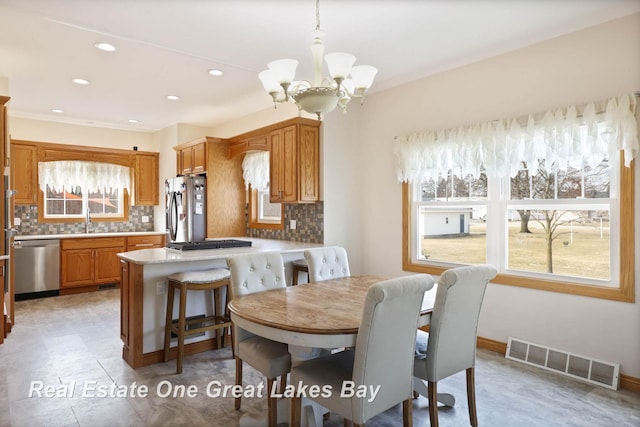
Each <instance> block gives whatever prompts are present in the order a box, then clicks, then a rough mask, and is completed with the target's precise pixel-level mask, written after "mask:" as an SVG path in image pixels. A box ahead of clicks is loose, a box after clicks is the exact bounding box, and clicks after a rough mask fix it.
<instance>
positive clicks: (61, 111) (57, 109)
mask: <svg viewBox="0 0 640 427" xmlns="http://www.w3.org/2000/svg"><path fill="white" fill-rule="evenodd" d="M51 112H52V113H57V114H62V113H64V110H61V109H59V108H54V109H53V110H51Z"/></svg>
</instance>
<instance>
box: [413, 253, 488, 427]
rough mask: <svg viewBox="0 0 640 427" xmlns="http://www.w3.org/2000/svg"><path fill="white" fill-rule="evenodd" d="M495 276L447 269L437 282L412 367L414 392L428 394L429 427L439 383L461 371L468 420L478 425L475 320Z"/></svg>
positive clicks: (480, 269) (477, 269)
mask: <svg viewBox="0 0 640 427" xmlns="http://www.w3.org/2000/svg"><path fill="white" fill-rule="evenodd" d="M495 276H496V269H495V268H494V267H493V266H491V265H472V266H468V267H459V268H452V269H450V270H447V271H445V272H444V273H442V275H441V276H440V279H439V280H438V289H437V291H436V299H435V304H434V308H433V313H432V315H431V322H430V325H429V333H426V332H424V331H421V330H418V333H417V338H416V353H415V362H414V368H413V375H414V376H415V377H416V383H415V384H414V388H415V390H416V391H417V392H419V393H420V394H424V392H425V391H426V392H427V398H428V400H429V418H430V421H431V427H437V425H438V406H437V405H438V402H437V383H438V381H440V380H442V379H444V378H446V377H448V376H450V375H453V374H455V373H458V372H461V371H466V375H467V403H468V405H469V420H470V422H471V425H472V426H474V427H476V426H477V425H478V416H477V413H476V398H475V370H474V367H475V361H476V340H477V327H478V317H479V316H480V308H481V306H482V300H483V298H484V293H485V289H486V288H487V284H488V283H489V281H490V280H491V279H493V278H494V277H495ZM423 381H427V387H424V382H423Z"/></svg>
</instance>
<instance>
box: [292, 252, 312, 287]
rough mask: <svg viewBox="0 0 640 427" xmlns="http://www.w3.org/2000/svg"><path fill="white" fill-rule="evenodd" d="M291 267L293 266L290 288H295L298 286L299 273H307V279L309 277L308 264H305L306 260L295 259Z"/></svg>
mask: <svg viewBox="0 0 640 427" xmlns="http://www.w3.org/2000/svg"><path fill="white" fill-rule="evenodd" d="M291 265H292V266H293V277H292V278H291V285H292V286H296V285H297V284H298V274H299V273H307V277H309V264H307V260H306V259H304V258H303V259H297V260H295V261H293V263H292V264H291ZM307 281H308V279H307Z"/></svg>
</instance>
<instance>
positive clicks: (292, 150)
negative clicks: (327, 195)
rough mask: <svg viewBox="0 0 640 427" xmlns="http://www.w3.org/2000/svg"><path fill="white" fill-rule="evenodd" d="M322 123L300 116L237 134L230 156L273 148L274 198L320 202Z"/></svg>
mask: <svg viewBox="0 0 640 427" xmlns="http://www.w3.org/2000/svg"><path fill="white" fill-rule="evenodd" d="M321 123H322V122H320V121H318V120H312V119H306V118H303V117H296V118H293V119H289V120H285V121H283V122H279V123H275V124H272V125H269V126H265V127H262V128H260V129H255V130H252V131H250V132H246V133H243V134H241V135H237V136H234V137H233V138H230V139H229V140H228V142H229V158H230V159H231V158H234V157H236V156H239V155H240V154H244V153H246V152H248V151H256V150H259V151H269V162H270V164H269V168H270V172H269V173H270V177H269V181H270V183H269V185H270V188H269V199H270V200H271V202H272V203H314V202H317V201H319V200H320V124H321ZM265 142H266V144H265Z"/></svg>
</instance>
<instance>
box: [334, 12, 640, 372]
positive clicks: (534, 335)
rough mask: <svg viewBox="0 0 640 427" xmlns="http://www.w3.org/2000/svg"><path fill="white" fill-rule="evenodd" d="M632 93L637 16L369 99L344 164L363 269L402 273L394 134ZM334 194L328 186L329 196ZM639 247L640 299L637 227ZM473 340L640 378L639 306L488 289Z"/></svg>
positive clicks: (636, 81)
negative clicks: (349, 171) (601, 364)
mask: <svg viewBox="0 0 640 427" xmlns="http://www.w3.org/2000/svg"><path fill="white" fill-rule="evenodd" d="M636 90H640V14H636V15H633V16H631V17H627V18H624V19H620V20H616V21H613V22H610V23H607V24H604V25H600V26H597V27H593V28H590V29H586V30H583V31H580V32H577V33H573V34H569V35H567V36H563V37H560V38H557V39H555V40H551V41H548V42H544V43H541V44H537V45H533V46H530V47H527V48H525V49H521V50H518V51H515V52H512V53H509V54H505V55H502V56H499V57H495V58H492V59H489V60H485V61H482V62H478V63H475V64H472V65H469V66H465V67H462V68H459V69H455V70H452V71H448V72H444V73H441V74H438V75H435V76H432V77H429V78H425V79H422V80H419V81H416V82H414V83H411V84H407V85H403V86H401V87H398V88H395V89H393V90H389V91H385V92H381V93H378V94H372V95H370V96H369V97H368V99H367V101H366V104H365V106H364V109H363V117H362V121H361V123H360V127H361V135H360V137H359V151H358V153H357V154H356V155H354V156H353V157H352V158H351V159H350V164H352V165H353V167H354V169H355V168H357V172H355V171H354V173H355V174H357V176H358V178H359V180H360V183H359V185H360V188H361V190H362V193H363V195H364V196H363V198H362V200H361V203H360V211H359V212H360V219H361V225H360V229H359V231H357V233H359V235H360V237H361V240H360V245H359V247H360V251H361V257H362V262H361V265H360V269H361V271H362V272H364V273H372V274H386V275H396V274H402V273H403V272H402V267H401V237H402V233H401V186H400V184H399V183H398V182H397V180H396V176H395V169H394V157H393V143H394V142H393V141H394V136H395V135H398V134H404V133H408V132H412V131H418V130H424V129H437V128H442V127H445V128H446V127H454V126H461V125H465V124H471V123H477V122H483V121H487V120H492V119H497V118H508V117H513V116H519V115H523V114H526V113H529V112H540V111H546V110H547V109H551V108H556V107H561V106H565V105H568V104H574V103H578V104H580V103H585V102H587V101H590V100H600V99H605V98H609V97H611V96H614V95H618V94H621V93H625V92H633V91H636ZM325 161H326V159H325ZM638 165H640V160H637V161H636V180H637V182H640V166H638ZM637 188H640V187H639V186H638V184H636V189H637ZM337 190H338V191H339V189H338V188H337V187H334V186H331V187H330V186H327V187H326V188H325V194H327V195H328V194H329V193H331V192H333V191H337ZM326 205H329V203H328V202H327V203H326ZM638 206H640V196H638V193H637V192H636V220H635V223H636V224H640V209H639V208H638ZM325 209H327V210H331V209H332V207H331V206H326V207H325ZM333 220H336V221H338V220H339V219H333ZM326 227H327V228H331V227H332V224H326ZM344 229H345V230H347V228H346V227H344ZM635 240H636V264H635V270H636V287H637V289H636V295H637V298H638V299H640V285H639V284H640V261H638V258H639V257H638V254H640V227H637V229H636V239H635ZM479 335H480V336H483V337H487V338H491V339H494V340H498V341H502V342H506V341H507V339H508V337H509V336H514V337H519V338H521V339H525V340H530V341H533V342H539V343H543V344H547V345H549V346H552V347H556V348H559V349H564V350H567V351H570V352H575V353H578V354H584V355H587V356H591V357H595V358H599V359H603V360H607V361H612V362H620V363H621V364H622V372H623V373H624V374H627V375H632V376H634V377H640V357H638V355H640V339H639V338H638V337H640V305H638V304H637V303H636V304H630V303H621V302H614V301H604V300H599V299H595V298H586V297H580V296H571V295H565V294H559V293H552V292H544V291H538V290H528V289H522V288H515V287H510V286H503V285H498V284H492V285H490V286H489V289H488V291H487V295H486V298H485V303H484V307H483V310H482V314H481V318H480V325H479Z"/></svg>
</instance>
